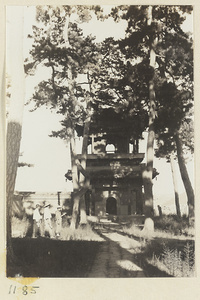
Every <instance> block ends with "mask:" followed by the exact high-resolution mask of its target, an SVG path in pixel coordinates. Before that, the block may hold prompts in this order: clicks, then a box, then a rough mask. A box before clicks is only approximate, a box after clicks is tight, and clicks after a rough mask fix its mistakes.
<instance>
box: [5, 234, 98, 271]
mask: <svg viewBox="0 0 200 300" xmlns="http://www.w3.org/2000/svg"><path fill="white" fill-rule="evenodd" d="M100 244H101V242H94V241H59V240H51V239H48V238H37V239H32V238H14V239H12V245H13V250H14V254H15V256H16V258H17V261H18V262H17V263H15V262H13V261H12V260H11V259H10V258H9V257H7V277H15V276H23V277H87V276H88V272H89V270H90V268H91V266H92V264H93V261H94V259H95V256H96V253H97V251H98V249H99V247H100Z"/></svg>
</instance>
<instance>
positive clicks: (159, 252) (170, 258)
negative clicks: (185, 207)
mask: <svg viewBox="0 0 200 300" xmlns="http://www.w3.org/2000/svg"><path fill="white" fill-rule="evenodd" d="M154 226H155V231H154V233H153V235H152V236H151V237H148V236H147V235H146V233H145V232H143V231H142V230H141V228H140V227H138V226H135V225H134V224H131V225H130V226H128V227H124V228H123V233H124V234H127V235H128V236H132V237H134V238H138V239H140V240H141V239H142V240H144V241H146V244H145V246H144V252H143V256H144V260H145V261H146V262H147V263H148V264H150V265H152V266H155V267H156V268H158V269H160V270H162V271H164V272H166V273H167V274H169V275H171V276H174V277H192V276H195V257H194V253H195V241H194V231H195V230H194V220H192V222H190V224H188V219H187V218H186V217H182V218H181V219H179V218H178V217H177V216H176V215H168V216H163V217H155V219H154Z"/></svg>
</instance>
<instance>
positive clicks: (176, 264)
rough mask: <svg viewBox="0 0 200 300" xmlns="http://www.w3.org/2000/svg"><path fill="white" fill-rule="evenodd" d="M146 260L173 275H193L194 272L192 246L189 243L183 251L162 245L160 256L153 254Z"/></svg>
mask: <svg viewBox="0 0 200 300" xmlns="http://www.w3.org/2000/svg"><path fill="white" fill-rule="evenodd" d="M147 261H148V263H150V264H152V265H154V266H156V267H157V268H158V269H160V270H161V271H165V272H166V273H168V274H169V275H172V276H174V277H193V276H194V274H195V267H194V248H193V247H192V246H191V245H190V244H189V243H187V244H186V245H185V247H184V249H183V251H179V250H178V249H170V248H169V247H166V246H164V247H163V252H162V253H161V255H160V256H156V255H154V254H153V256H152V258H151V259H147Z"/></svg>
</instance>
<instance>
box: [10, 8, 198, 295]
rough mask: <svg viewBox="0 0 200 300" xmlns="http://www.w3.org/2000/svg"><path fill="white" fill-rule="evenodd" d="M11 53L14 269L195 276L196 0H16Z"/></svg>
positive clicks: (20, 273) (34, 273) (17, 273)
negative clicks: (23, 1) (161, 0)
mask: <svg viewBox="0 0 200 300" xmlns="http://www.w3.org/2000/svg"><path fill="white" fill-rule="evenodd" d="M16 37H17V39H16ZM6 52H7V69H6V76H7V81H6V91H7V97H6V103H7V116H6V122H7V144H6V146H7V147H6V154H7V162H6V163H7V174H6V195H7V198H6V204H7V216H6V217H7V218H6V219H7V277H13V278H24V277H42V278H49V277H52V278H61V277H62V278H138V277H140V278H147V277H148V278H149V277H154V278H155V277H156V278H159V277H160V278H162V277H170V278H175V277H180V278H183V277H195V276H196V274H195V255H194V253H195V235H194V225H195V219H194V209H195V205H194V203H195V201H194V178H193V177H194V176H193V172H194V170H193V169H194V154H193V152H194V91H193V89H194V79H193V73H194V70H193V69H194V67H193V6H191V5H171V6H170V5H140V6H138V5H121V6H117V5H112V6H109V5H90V6H89V5H64V6H48V5H41V6H30V7H28V6H20V7H16V6H12V7H11V6H10V7H7V48H6ZM11 290H12V289H11ZM33 290H34V289H33Z"/></svg>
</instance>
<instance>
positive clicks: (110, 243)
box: [88, 228, 145, 278]
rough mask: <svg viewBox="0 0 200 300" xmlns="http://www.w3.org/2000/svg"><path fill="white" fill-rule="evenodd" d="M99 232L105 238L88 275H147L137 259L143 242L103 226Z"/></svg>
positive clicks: (108, 276) (115, 276)
mask: <svg viewBox="0 0 200 300" xmlns="http://www.w3.org/2000/svg"><path fill="white" fill-rule="evenodd" d="M97 232H98V233H99V234H100V235H101V236H102V238H103V239H104V240H105V241H104V242H103V243H102V245H101V247H100V248H99V251H98V253H97V255H96V257H95V261H94V263H93V266H92V268H91V270H90V272H89V274H88V277H104V278H123V277H145V275H144V272H143V269H142V268H141V266H140V265H139V263H138V261H137V253H138V254H139V253H140V249H141V244H140V243H139V242H138V241H136V240H134V239H132V238H129V237H126V236H123V235H121V234H119V233H115V232H112V231H111V230H109V228H101V229H99V230H97Z"/></svg>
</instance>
